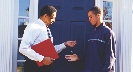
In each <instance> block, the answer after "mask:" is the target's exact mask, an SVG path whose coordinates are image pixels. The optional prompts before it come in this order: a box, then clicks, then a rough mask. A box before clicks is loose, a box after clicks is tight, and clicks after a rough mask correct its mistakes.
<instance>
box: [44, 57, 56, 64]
mask: <svg viewBox="0 0 133 72" xmlns="http://www.w3.org/2000/svg"><path fill="white" fill-rule="evenodd" d="M53 60H55V59H53V58H50V57H44V59H43V60H42V62H43V63H44V64H45V65H50V64H51V63H52V62H53Z"/></svg>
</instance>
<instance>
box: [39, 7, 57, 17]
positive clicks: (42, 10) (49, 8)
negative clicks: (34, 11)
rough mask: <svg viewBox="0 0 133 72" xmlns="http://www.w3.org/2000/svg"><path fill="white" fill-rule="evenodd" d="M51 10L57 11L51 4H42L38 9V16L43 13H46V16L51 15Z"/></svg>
mask: <svg viewBox="0 0 133 72" xmlns="http://www.w3.org/2000/svg"><path fill="white" fill-rule="evenodd" d="M53 12H57V10H56V9H55V7H53V6H51V5H46V6H44V7H43V8H42V9H41V11H40V16H43V15H44V14H47V15H48V16H51V15H52V13H53Z"/></svg>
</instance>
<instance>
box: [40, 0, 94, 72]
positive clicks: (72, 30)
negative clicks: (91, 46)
mask: <svg viewBox="0 0 133 72" xmlns="http://www.w3.org/2000/svg"><path fill="white" fill-rule="evenodd" d="M94 1H95V0H39V10H38V11H40V9H41V8H42V7H43V6H44V5H48V4H50V5H53V6H54V7H55V8H56V9H57V18H56V22H55V23H53V24H52V25H51V26H50V29H51V32H52V35H53V39H54V44H55V45H57V44H60V43H63V42H65V41H67V40H76V41H77V45H76V46H75V47H74V48H66V49H65V50H63V51H62V52H61V53H59V56H60V58H59V59H57V60H56V61H54V63H53V64H52V69H53V70H58V69H59V70H66V68H67V70H74V69H75V70H76V69H77V68H78V69H80V68H82V67H83V66H82V61H81V60H80V61H77V62H68V61H67V60H66V59H65V55H66V54H71V51H73V53H76V54H77V55H79V56H80V57H83V54H84V51H85V47H86V40H87V37H88V34H89V33H90V32H91V30H92V26H91V24H90V23H89V22H88V14H87V12H88V10H89V9H90V8H91V7H93V6H94V3H95V2H94ZM78 66H79V67H78ZM78 69H77V70H78Z"/></svg>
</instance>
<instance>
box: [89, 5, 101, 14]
mask: <svg viewBox="0 0 133 72" xmlns="http://www.w3.org/2000/svg"><path fill="white" fill-rule="evenodd" d="M89 11H92V12H93V14H95V15H97V14H102V9H101V8H100V7H98V6H94V7H92V8H91V9H90V10H89ZM89 11H88V12H89Z"/></svg>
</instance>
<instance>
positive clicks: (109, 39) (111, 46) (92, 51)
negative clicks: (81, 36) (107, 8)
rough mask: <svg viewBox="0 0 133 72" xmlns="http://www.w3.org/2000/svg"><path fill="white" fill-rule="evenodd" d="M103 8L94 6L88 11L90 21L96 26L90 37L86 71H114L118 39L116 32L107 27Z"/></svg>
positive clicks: (86, 55)
mask: <svg viewBox="0 0 133 72" xmlns="http://www.w3.org/2000/svg"><path fill="white" fill-rule="evenodd" d="M102 15H103V13H102V10H101V9H100V8H99V7H97V6H94V7H93V8H91V9H90V10H89V11H88V18H89V21H90V23H91V24H92V25H93V26H94V27H95V28H94V30H93V31H92V32H91V33H90V35H89V37H88V47H87V48H86V54H85V63H84V64H85V65H84V72H114V64H115V61H116V56H115V48H116V40H115V35H114V32H113V31H112V30H111V29H110V28H109V27H107V26H106V25H105V24H104V23H103V21H102V19H103V16H102Z"/></svg>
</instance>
